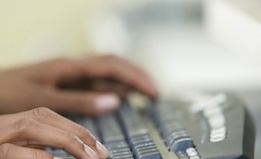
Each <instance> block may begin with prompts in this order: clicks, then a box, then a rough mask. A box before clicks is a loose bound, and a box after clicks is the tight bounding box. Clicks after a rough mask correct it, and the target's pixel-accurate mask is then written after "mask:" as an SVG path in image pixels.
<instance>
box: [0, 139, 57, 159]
mask: <svg viewBox="0 0 261 159" xmlns="http://www.w3.org/2000/svg"><path fill="white" fill-rule="evenodd" d="M0 158H3V159H59V158H58V157H53V156H52V155H51V154H49V153H47V152H45V151H42V150H37V149H31V148H26V147H20V146H16V145H13V144H9V143H6V144H2V145H0Z"/></svg>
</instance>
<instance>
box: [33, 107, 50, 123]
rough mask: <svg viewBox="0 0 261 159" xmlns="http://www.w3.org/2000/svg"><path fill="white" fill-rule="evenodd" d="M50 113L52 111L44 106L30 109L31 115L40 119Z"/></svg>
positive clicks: (43, 118) (45, 117)
mask: <svg viewBox="0 0 261 159" xmlns="http://www.w3.org/2000/svg"><path fill="white" fill-rule="evenodd" d="M51 113H52V111H51V110H50V109H48V108H46V107H40V108H36V109H33V110H32V114H33V117H35V118H36V119H41V120H45V119H47V118H48V117H49V116H50V114H51Z"/></svg>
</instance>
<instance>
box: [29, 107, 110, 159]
mask: <svg viewBox="0 0 261 159" xmlns="http://www.w3.org/2000/svg"><path fill="white" fill-rule="evenodd" d="M28 113H29V114H30V116H32V117H33V118H34V119H35V120H37V121H39V122H41V123H44V124H47V125H50V126H53V127H56V128H59V129H61V130H64V131H67V132H70V133H72V134H74V135H76V136H78V137H79V138H80V139H81V141H83V142H84V143H85V144H86V145H88V146H89V147H90V148H91V149H93V150H94V151H95V152H96V153H97V154H98V155H99V157H100V158H106V157H108V156H109V151H108V150H107V149H106V148H105V147H104V146H103V145H102V144H101V143H100V142H99V141H97V140H96V139H95V137H94V136H93V135H92V133H91V132H90V131H88V130H87V129H86V128H84V127H82V126H80V125H78V124H76V123H74V122H72V121H71V120H69V119H67V118H65V117H63V116H61V115H59V114H57V113H55V112H53V111H51V110H49V109H48V108H37V109H33V110H31V111H29V112H28ZM54 121H55V122H54Z"/></svg>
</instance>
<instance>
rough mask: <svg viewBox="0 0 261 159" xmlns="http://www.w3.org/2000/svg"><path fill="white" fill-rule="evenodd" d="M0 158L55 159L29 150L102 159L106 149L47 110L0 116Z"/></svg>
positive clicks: (84, 158) (68, 122) (77, 126)
mask: <svg viewBox="0 0 261 159" xmlns="http://www.w3.org/2000/svg"><path fill="white" fill-rule="evenodd" d="M0 134H1V136H0V158H4V159H56V158H54V157H53V156H52V155H51V154H48V153H47V152H45V151H43V150H40V149H34V148H31V147H43V146H48V147H53V148H59V149H63V150H64V151H66V152H68V153H69V154H71V155H72V156H74V157H76V158H78V159H99V158H102V159H105V158H107V157H108V156H109V152H108V150H107V149H106V148H105V147H104V146H103V145H101V144H100V143H99V142H98V141H96V140H95V138H94V137H93V136H92V134H91V133H90V132H89V131H88V130H86V129H85V128H84V127H81V126H80V125H77V124H75V123H73V122H71V121H70V120H68V119H66V118H64V117H62V116H60V115H58V114H56V113H54V112H52V111H51V110H49V109H47V108H36V109H33V110H30V111H26V112H22V113H18V114H13V115H2V116H0Z"/></svg>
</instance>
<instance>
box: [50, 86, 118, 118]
mask: <svg viewBox="0 0 261 159" xmlns="http://www.w3.org/2000/svg"><path fill="white" fill-rule="evenodd" d="M45 101H46V102H47V103H45V106H46V107H48V108H50V109H52V110H55V111H58V112H63V113H73V114H83V115H104V114H107V113H110V112H112V111H114V110H116V109H117V108H118V107H119V103H120V99H119V97H118V96H117V95H116V94H114V93H96V92H77V91H64V90H63V91H62V90H53V91H51V92H49V93H48V94H47V95H46V98H45Z"/></svg>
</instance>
